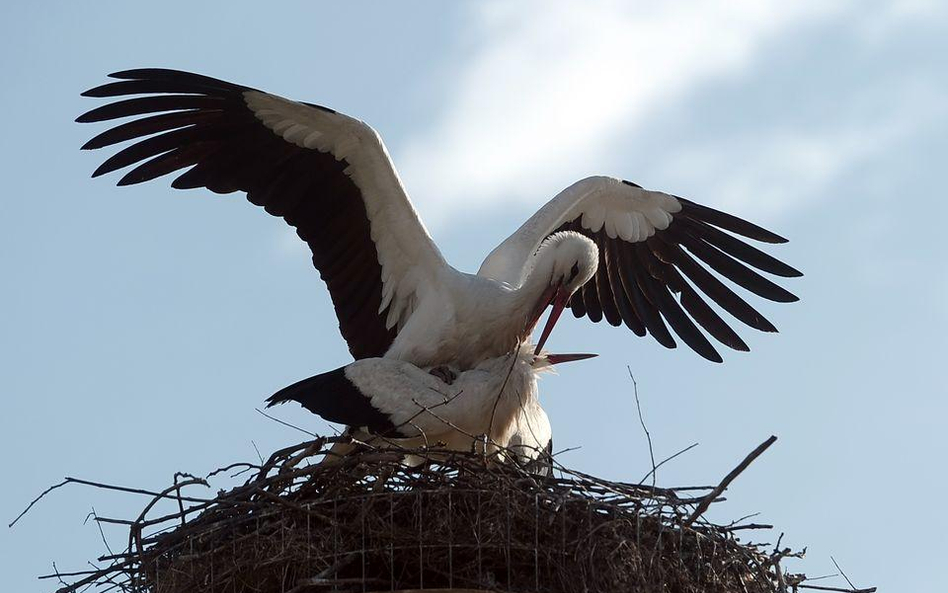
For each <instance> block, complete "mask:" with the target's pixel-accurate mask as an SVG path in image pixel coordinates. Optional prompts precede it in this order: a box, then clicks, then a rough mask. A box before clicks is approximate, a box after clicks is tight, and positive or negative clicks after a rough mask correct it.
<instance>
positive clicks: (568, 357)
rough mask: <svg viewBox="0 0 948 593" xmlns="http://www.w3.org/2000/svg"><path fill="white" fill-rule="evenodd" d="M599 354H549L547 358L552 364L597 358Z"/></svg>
mask: <svg viewBox="0 0 948 593" xmlns="http://www.w3.org/2000/svg"><path fill="white" fill-rule="evenodd" d="M597 356H599V355H598V354H547V355H546V359H547V360H548V361H549V362H550V364H560V363H563V362H573V361H574V360H586V359H587V358H595V357H597Z"/></svg>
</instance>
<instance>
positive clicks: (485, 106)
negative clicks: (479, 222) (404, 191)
mask: <svg viewBox="0 0 948 593" xmlns="http://www.w3.org/2000/svg"><path fill="white" fill-rule="evenodd" d="M845 6H846V4H845V3H827V2H815V1H814V2H806V1H805V2H794V3H786V2H777V1H765V2H761V1H756V0H753V1H750V0H749V1H743V2H729V3H719V2H701V1H696V0H692V1H684V2H673V3H657V4H650V5H630V3H626V2H613V1H607V0H602V1H590V2H586V3H584V5H583V7H584V8H583V10H581V11H577V10H575V4H573V3H563V2H518V3H505V2H499V1H495V2H488V3H484V4H481V5H476V7H475V9H474V10H475V14H474V15H472V16H473V19H474V24H473V25H472V26H473V27H474V30H473V32H472V33H471V34H470V35H469V36H468V39H469V41H470V43H471V44H472V47H471V48H469V51H468V52H467V53H468V54H469V58H466V60H467V61H466V62H463V63H460V64H458V65H457V66H456V71H455V74H454V75H453V76H455V77H456V81H454V83H455V85H456V91H455V92H454V95H453V100H452V101H451V103H450V104H449V105H448V106H447V107H446V108H445V110H444V111H443V112H442V113H440V114H438V115H436V116H435V117H434V118H433V124H432V126H431V128H430V129H428V130H423V131H421V132H420V133H419V134H418V135H417V136H416V137H414V138H412V139H410V141H409V142H408V144H407V145H405V146H402V147H400V148H401V150H400V151H399V152H400V158H399V166H400V169H401V170H402V172H403V175H404V177H405V179H406V181H407V183H408V186H409V188H410V189H411V190H412V194H413V198H414V199H415V200H416V202H418V203H419V207H420V209H421V211H422V212H423V214H424V216H425V218H426V219H427V220H428V221H429V222H431V223H433V224H435V225H436V224H437V223H438V221H439V220H443V219H444V218H445V217H448V216H450V215H451V213H452V211H453V209H454V208H455V207H454V206H452V204H454V205H457V206H456V207H457V208H458V209H460V208H461V206H462V205H463V206H464V207H465V208H469V207H470V205H471V204H472V203H478V204H481V205H483V206H485V207H486V206H490V205H492V204H496V203H498V202H501V201H503V200H510V199H514V200H529V201H530V202H537V203H539V202H540V201H541V200H543V199H546V198H548V197H550V195H551V194H550V193H543V192H553V191H556V190H557V189H559V188H561V187H563V186H565V185H566V184H568V183H569V182H571V181H573V180H574V179H575V177H576V173H577V171H581V172H582V174H583V175H585V174H589V173H593V172H601V171H600V169H601V163H602V161H603V160H604V159H605V156H606V155H608V154H609V152H610V150H611V148H612V145H613V143H614V142H615V140H616V139H617V138H620V137H621V136H622V135H624V134H628V133H631V132H632V131H634V129H635V128H636V126H637V125H639V124H641V123H642V122H643V120H644V118H647V117H648V116H649V114H650V113H652V112H653V111H655V110H656V109H660V108H661V106H662V105H663V104H667V103H669V102H671V101H673V100H674V99H675V98H676V97H678V96H680V95H682V94H683V93H685V92H687V91H688V90H689V89H691V88H693V87H694V86H695V85H697V84H700V83H702V82H705V81H707V80H709V79H713V78H715V77H722V76H727V75H734V74H738V73H740V72H742V71H744V70H745V69H746V68H747V67H748V65H749V64H752V63H753V60H754V56H755V51H756V50H758V49H759V47H760V46H761V45H762V44H764V43H767V42H771V41H773V39H774V38H775V37H776V36H779V35H781V34H783V33H786V32H788V31H791V30H793V29H794V28H795V27H798V26H801V25H803V24H806V23H808V22H814V21H818V20H820V19H825V18H829V17H831V16H833V15H836V14H838V13H839V12H840V11H842V10H843V9H844V8H845ZM841 141H843V142H845V140H841ZM809 148H810V147H809V146H807V142H806V140H805V139H798V141H797V147H796V149H795V152H794V155H792V156H794V158H796V159H797V160H799V161H800V165H801V166H804V165H806V164H807V163H809V162H812V158H811V157H810V156H809V155H807V154H806V153H807V151H808V150H809ZM597 163H599V166H597ZM815 174H816V175H819V174H820V173H819V172H818V171H817V172H816V173H815ZM538 194H539V195H538Z"/></svg>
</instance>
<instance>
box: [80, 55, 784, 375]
mask: <svg viewBox="0 0 948 593" xmlns="http://www.w3.org/2000/svg"><path fill="white" fill-rule="evenodd" d="M110 76H111V77H112V78H114V79H117V80H116V81H114V82H110V83H108V84H105V85H102V86H99V87H96V88H93V89H91V90H89V91H86V92H85V93H84V95H85V96H89V97H128V98H123V99H120V100H116V101H114V102H111V103H108V104H106V105H103V106H100V107H98V108H96V109H93V110H91V111H89V112H87V113H85V114H84V115H82V116H80V117H79V118H78V120H77V121H79V122H101V121H110V120H116V119H121V118H130V119H128V120H127V121H125V122H123V123H120V124H118V125H116V126H115V127H113V128H111V129H108V130H106V131H104V132H103V133H101V134H99V135H98V136H96V137H94V138H93V139H92V140H90V141H89V142H87V143H86V144H85V145H84V146H83V148H85V149H95V148H103V147H107V146H112V145H116V144H119V143H122V142H128V141H131V144H130V145H128V146H126V147H124V148H122V149H121V150H119V151H118V152H117V153H115V154H114V155H112V156H111V157H109V158H108V159H107V160H106V161H105V162H104V163H102V165H101V166H100V167H99V168H98V169H96V171H95V172H94V173H93V177H96V176H99V175H103V174H105V173H109V172H112V171H116V170H119V169H122V168H125V167H132V168H131V170H130V171H128V172H127V173H125V174H124V176H123V177H122V178H121V179H120V180H119V182H118V184H119V185H130V184H136V183H142V182H145V181H149V180H151V179H154V178H156V177H160V176H162V175H166V174H169V173H173V172H178V171H182V170H183V172H181V173H180V174H179V175H178V176H177V177H176V178H175V179H174V181H173V182H172V183H171V185H172V187H175V188H179V189H188V188H198V187H204V188H207V189H209V190H211V191H212V192H215V193H231V192H238V191H239V192H244V193H246V195H247V198H248V199H249V200H250V201H251V202H252V203H254V204H256V205H258V206H262V207H263V208H264V209H265V210H266V211H267V212H269V213H270V214H272V215H275V216H280V217H282V218H283V219H284V220H286V222H287V223H288V224H290V225H291V226H293V227H295V229H296V232H297V234H298V235H299V236H300V238H301V239H303V240H304V241H305V242H306V243H307V244H308V245H309V247H310V249H311V250H312V253H313V264H314V265H315V267H316V268H317V270H319V272H320V275H321V277H322V279H323V280H324V281H325V282H326V285H327V287H328V289H329V293H330V296H331V298H332V302H333V305H334V307H335V311H336V316H337V317H338V320H339V328H340V331H341V332H342V336H343V337H344V338H345V340H346V342H347V344H348V346H349V351H350V353H351V354H352V356H353V357H354V358H355V359H357V360H359V359H365V358H379V357H384V358H386V359H393V360H399V361H405V362H408V363H411V364H412V365H415V366H416V367H420V368H435V369H437V368H438V367H440V366H445V367H450V368H455V369H457V370H459V371H461V372H463V371H467V370H472V369H476V368H477V367H478V365H481V364H482V363H484V362H485V361H488V360H491V359H496V358H498V357H503V356H506V355H509V354H511V353H513V352H515V351H517V350H518V348H519V345H520V344H522V343H524V342H527V341H529V336H530V334H531V333H532V331H533V328H534V326H535V325H536V323H537V321H538V319H539V318H540V316H541V315H542V313H543V311H544V310H545V309H546V308H547V307H548V306H552V311H551V313H550V317H549V319H548V321H547V323H546V326H545V327H544V330H543V332H542V334H541V336H540V338H539V340H538V343H537V345H536V350H535V351H536V352H540V351H541V349H542V348H543V346H544V343H545V341H546V339H547V337H548V336H549V333H550V330H552V328H553V325H554V324H555V323H556V320H557V318H558V317H559V314H560V312H561V311H562V310H563V309H564V308H566V307H568V308H569V309H571V310H572V312H573V314H574V315H575V316H576V317H586V318H587V319H589V320H590V321H593V322H599V321H601V320H602V319H605V320H606V321H607V322H608V323H609V324H610V325H613V326H620V325H625V326H626V327H627V328H628V329H630V330H632V332H634V333H635V334H637V335H639V336H644V335H646V334H650V335H651V336H652V337H653V338H654V339H655V340H657V341H658V342H659V343H660V344H662V345H663V346H665V347H667V348H674V347H675V346H676V340H675V337H674V336H675V335H677V336H678V337H679V338H680V339H681V340H682V341H683V342H684V343H685V344H687V345H688V346H689V347H690V348H692V349H693V350H694V351H696V352H697V353H698V354H700V355H701V356H703V357H704V358H706V359H708V360H712V361H716V362H720V361H721V360H722V359H721V356H720V354H719V353H718V351H717V349H716V348H715V347H714V346H713V345H712V343H711V341H710V340H709V339H708V337H707V336H706V333H707V334H708V335H710V336H711V337H712V338H714V339H715V340H717V341H718V342H720V343H722V344H724V345H725V346H728V347H730V348H733V349H735V350H748V347H747V345H746V344H745V342H744V341H743V340H742V339H741V338H740V337H739V336H738V334H737V333H736V332H735V331H734V329H733V328H732V327H731V323H733V322H729V321H726V320H725V319H724V318H722V317H721V315H719V313H718V312H716V311H715V309H714V308H712V307H711V306H710V305H709V303H708V302H707V299H710V300H711V301H713V302H714V303H716V304H717V305H718V306H719V307H720V309H721V310H723V311H724V312H726V313H727V314H729V315H731V316H733V317H734V318H736V319H737V320H739V321H741V322H742V323H744V324H745V325H748V326H750V327H752V328H755V329H758V330H762V331H767V332H773V331H776V329H775V327H774V326H773V325H772V324H771V323H770V322H769V321H768V320H767V319H765V318H764V316H763V315H761V314H760V313H759V312H758V311H757V310H755V309H754V308H753V307H752V306H751V305H750V304H749V303H748V302H747V301H745V300H744V298H743V297H741V296H739V295H738V293H737V292H735V291H734V290H733V289H732V288H730V287H729V286H728V285H726V284H725V283H724V282H723V281H722V279H721V278H720V277H723V278H726V279H727V280H729V281H731V282H733V283H734V284H736V285H738V286H740V287H742V288H743V289H746V290H748V291H750V292H751V293H754V294H756V295H758V296H760V297H763V298H764V299H768V300H772V301H778V302H790V301H795V300H797V299H796V297H795V296H794V295H792V294H791V293H789V292H788V291H786V290H785V289H783V288H781V287H780V286H778V285H777V284H775V283H774V282H773V281H771V280H770V279H768V278H765V277H764V276H763V275H761V274H760V273H758V272H757V271H755V270H754V268H756V270H760V271H763V272H766V273H769V274H773V275H776V276H783V277H793V276H799V275H800V273H799V272H798V271H797V270H795V269H794V268H792V267H790V266H788V265H786V264H784V263H783V262H781V261H779V260H777V259H775V258H774V257H772V256H770V255H768V254H766V253H764V252H763V251H761V250H759V249H757V248H755V247H753V246H751V245H749V244H748V243H747V242H745V240H743V239H742V238H741V237H743V238H745V239H752V240H755V241H760V242H764V243H783V242H785V241H786V240H785V239H783V238H782V237H780V236H778V235H776V234H774V233H772V232H770V231H768V230H765V229H763V228H761V227H759V226H757V225H754V224H752V223H750V222H747V221H745V220H742V219H740V218H737V217H735V216H732V215H730V214H726V213H724V212H720V211H718V210H715V209H712V208H708V207H706V206H701V205H698V204H696V203H694V202H691V201H689V200H686V199H684V198H680V197H676V196H673V195H670V194H666V193H662V192H658V191H651V190H647V189H644V188H642V187H639V186H638V185H636V184H634V183H631V182H628V181H622V180H619V179H615V178H611V177H590V178H587V179H583V180H581V181H578V182H576V183H574V184H573V185H571V186H569V187H568V188H566V189H565V190H563V191H562V192H561V193H560V194H558V195H557V196H555V197H554V198H553V199H552V200H550V201H549V202H548V203H547V204H546V205H545V206H543V207H542V208H540V210H539V211H537V213H536V214H534V215H533V216H532V217H530V218H529V219H528V220H527V221H526V222H525V223H524V224H523V225H522V226H521V227H520V228H519V229H517V231H515V232H514V233H513V234H512V235H511V236H510V237H509V238H507V239H506V240H505V241H504V242H503V243H501V244H500V245H499V246H498V247H497V248H496V249H494V250H493V251H492V252H491V253H490V255H488V257H487V258H486V259H485V260H484V262H483V264H482V265H481V267H480V269H479V270H478V272H477V273H476V274H468V273H464V272H460V271H458V270H456V269H455V268H453V267H452V266H450V265H449V264H448V263H447V262H446V261H445V259H444V257H442V255H441V252H440V251H439V250H438V248H437V246H436V245H435V244H434V242H433V241H432V239H431V237H430V235H429V234H428V232H427V230H426V229H425V226H424V225H423V224H422V222H421V220H420V219H419V217H418V214H417V213H416V211H415V209H414V207H413V206H412V203H411V201H410V200H409V198H408V194H407V193H406V191H405V188H404V187H403V186H402V183H401V180H400V179H399V176H398V173H397V172H396V171H395V168H394V166H393V164H392V161H391V159H390V158H389V155H388V152H387V151H386V149H385V146H384V144H383V143H382V140H381V138H380V137H379V135H378V134H377V133H376V132H375V130H373V129H372V128H371V127H370V126H368V125H367V124H365V123H364V122H362V121H359V120H357V119H353V118H351V117H348V116H346V115H343V114H341V113H338V112H336V111H334V110H332V109H329V108H326V107H321V106H318V105H314V104H310V103H301V102H296V101H291V100H289V99H284V98H282V97H279V96H276V95H272V94H269V93H265V92H262V91H258V90H255V89H253V88H250V87H245V86H241V85H237V84H232V83H229V82H224V81H221V80H217V79H214V78H208V77H206V76H201V75H197V74H191V73H187V72H180V71H175V70H165V69H140V70H128V71H124V72H117V73H114V74H112V75H110ZM712 270H713V272H714V273H712ZM702 330H703V331H702Z"/></svg>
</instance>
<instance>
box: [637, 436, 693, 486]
mask: <svg viewBox="0 0 948 593" xmlns="http://www.w3.org/2000/svg"><path fill="white" fill-rule="evenodd" d="M697 446H698V443H692V444H690V445H688V446H687V447H685V448H684V449H682V450H681V451H679V452H677V453H675V454H674V455H672V456H671V457H666V458H665V459H662V460H661V461H659V462H658V465H656V466H655V467H654V468H652V471H650V472H648V473H647V474H645V475H644V476H643V477H642V479H641V480H639V484H642V483H644V482H645V480H647V479H648V477H649V476H654V475H655V470H657V469H658V468H660V467H662V466H663V465H665V464H666V463H668V462H669V461H671V460H672V459H674V458H676V457H678V456H679V455H682V454H684V453H687V452H688V451H691V450H692V449H694V448H695V447H697ZM652 484H653V485H654V484H655V482H654V481H653V482H652Z"/></svg>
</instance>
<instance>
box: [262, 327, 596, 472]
mask: <svg viewBox="0 0 948 593" xmlns="http://www.w3.org/2000/svg"><path fill="white" fill-rule="evenodd" d="M591 356H594V355H592V354H547V353H542V354H541V355H539V356H538V355H536V354H535V352H534V349H533V346H532V345H530V344H529V343H525V344H522V345H521V346H520V347H519V348H518V349H517V350H516V351H514V352H512V353H510V354H507V355H504V356H499V357H496V358H490V359H487V360H484V361H482V362H480V363H479V364H477V365H476V366H475V367H474V368H472V369H469V370H466V371H462V370H460V369H451V371H452V373H453V374H454V378H453V380H452V381H451V382H450V383H448V382H446V381H443V380H442V379H441V378H439V377H437V376H435V375H433V374H432V373H431V372H430V369H422V368H419V367H417V366H415V365H413V364H411V363H410V362H406V361H404V360H397V359H394V358H363V359H360V360H357V361H355V362H352V363H349V364H348V365H346V366H343V367H340V368H338V369H335V370H333V371H329V372H326V373H321V374H319V375H316V376H314V377H310V378H308V379H304V380H302V381H299V382H297V383H294V384H293V385H290V386H289V387H285V388H283V389H281V390H280V391H278V392H277V393H275V394H274V395H273V396H271V397H270V398H269V399H268V400H267V405H268V407H269V406H274V405H277V404H282V403H285V402H288V401H296V402H299V403H300V404H302V405H303V407H305V408H306V409H307V410H309V411H311V412H313V413H314V414H318V415H319V416H322V417H323V418H324V419H326V420H329V421H331V422H337V423H340V424H345V425H347V426H349V427H351V428H350V430H349V436H351V437H352V438H353V439H354V443H369V444H372V443H376V444H377V443H379V442H381V443H385V444H395V445H398V446H400V447H402V448H405V449H420V448H422V447H432V448H435V449H437V448H438V447H437V444H438V443H441V446H442V447H444V448H445V449H448V450H452V451H471V450H479V451H482V452H484V453H486V454H494V453H497V452H498V451H499V452H500V455H501V457H503V456H505V455H507V454H512V455H513V456H514V457H516V458H517V460H519V461H520V462H521V463H522V464H525V465H531V464H532V465H536V466H537V468H536V469H539V470H541V473H545V471H546V470H548V469H549V468H550V464H551V463H552V457H551V454H552V447H553V432H552V428H551V426H550V421H549V418H548V417H547V415H546V412H544V411H543V408H542V407H541V406H540V401H539V396H538V390H537V375H538V374H539V373H541V372H544V371H546V370H549V369H551V368H552V365H554V364H559V363H562V362H568V361H572V360H582V359H584V358H589V357H591ZM356 446H357V445H356V444H350V443H337V444H336V445H335V446H334V447H333V450H332V452H333V454H334V455H336V456H342V455H345V454H347V453H348V452H349V451H350V450H352V449H354V448H355V447H356Z"/></svg>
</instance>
